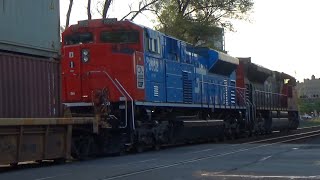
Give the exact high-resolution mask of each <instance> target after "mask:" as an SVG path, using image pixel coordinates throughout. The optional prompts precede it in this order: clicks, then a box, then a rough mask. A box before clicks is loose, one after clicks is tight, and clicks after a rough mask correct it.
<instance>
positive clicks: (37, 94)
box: [0, 52, 61, 118]
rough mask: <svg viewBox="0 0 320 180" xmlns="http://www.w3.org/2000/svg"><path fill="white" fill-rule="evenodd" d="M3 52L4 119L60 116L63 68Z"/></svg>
mask: <svg viewBox="0 0 320 180" xmlns="http://www.w3.org/2000/svg"><path fill="white" fill-rule="evenodd" d="M48 59H49V58H36V57H34V56H26V55H17V54H14V53H1V52H0V118H26V117H27V118H28V117H32V118H38V117H39V118H40V117H59V116H60V112H61V103H60V94H61V93H60V84H61V83H60V65H59V62H57V61H52V60H51V61H50V60H48Z"/></svg>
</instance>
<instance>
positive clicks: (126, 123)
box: [87, 71, 130, 128]
mask: <svg viewBox="0 0 320 180" xmlns="http://www.w3.org/2000/svg"><path fill="white" fill-rule="evenodd" d="M90 73H104V74H105V75H106V76H107V77H108V78H109V79H110V80H111V82H112V83H113V85H114V86H115V87H116V88H117V89H118V91H119V92H120V93H121V95H122V96H123V97H124V98H125V102H126V108H127V106H128V103H127V102H128V101H127V97H126V95H125V94H124V93H123V92H122V91H121V90H120V88H119V86H118V85H117V84H116V83H115V81H114V80H113V79H112V78H111V76H110V75H109V73H108V72H107V71H88V72H87V75H89V74H90ZM122 88H123V87H122ZM129 97H130V96H129ZM125 115H126V121H125V126H120V128H127V126H128V112H127V110H126V113H125Z"/></svg>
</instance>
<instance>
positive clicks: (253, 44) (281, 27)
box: [60, 0, 320, 81]
mask: <svg viewBox="0 0 320 180" xmlns="http://www.w3.org/2000/svg"><path fill="white" fill-rule="evenodd" d="M97 1H98V0H93V13H94V14H93V17H94V18H98V17H100V15H99V14H98V13H97V12H96V11H95V9H96V4H97ZM133 2H135V0H116V1H115V3H114V4H113V6H112V9H111V14H110V15H109V16H110V17H117V18H121V17H123V16H124V15H125V14H126V13H127V12H129V7H128V4H131V3H133ZM254 3H255V5H254V12H253V13H252V14H251V15H250V19H251V22H244V21H235V22H234V25H235V29H236V32H227V33H226V50H227V51H228V52H229V54H230V55H232V56H236V57H252V61H253V62H255V63H257V64H260V65H262V66H264V67H267V68H270V69H274V70H278V71H282V72H286V73H288V74H291V75H293V76H296V78H297V79H298V80H300V81H301V80H303V79H304V78H311V75H313V74H314V75H315V76H316V78H320V70H319V69H320V63H318V61H320V58H319V57H320V56H319V55H318V54H319V48H320V46H319V43H320V21H319V17H320V10H319V8H320V1H319V0H304V1H301V0H254ZM68 4H69V1H68V0H60V7H61V9H60V12H61V24H62V25H64V24H65V14H66V12H67V8H68ZM85 8H86V0H75V1H74V8H73V12H72V14H71V24H74V23H76V22H77V21H78V20H81V19H86V17H87V16H86V9H85ZM132 8H135V6H134V4H133V5H132ZM152 20H153V18H152V17H150V16H149V15H140V16H138V17H137V18H136V20H135V22H136V23H138V24H142V25H145V26H149V27H152V26H153V25H154V23H153V22H152Z"/></svg>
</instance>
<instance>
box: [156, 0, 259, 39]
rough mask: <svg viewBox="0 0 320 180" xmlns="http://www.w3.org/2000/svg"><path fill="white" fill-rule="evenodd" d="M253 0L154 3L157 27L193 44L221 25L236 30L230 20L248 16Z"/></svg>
mask: <svg viewBox="0 0 320 180" xmlns="http://www.w3.org/2000/svg"><path fill="white" fill-rule="evenodd" d="M252 7H253V2H252V0H162V1H158V2H157V3H156V4H154V6H153V12H154V13H155V14H156V15H157V19H158V22H159V25H158V26H157V29H158V30H160V31H162V32H164V33H166V34H169V35H172V36H174V37H177V38H179V39H182V40H185V41H187V42H189V43H192V44H197V43H199V41H203V42H207V41H208V39H209V38H210V37H212V35H214V34H216V33H218V31H219V30H220V28H218V27H221V28H228V29H229V30H233V26H232V23H231V22H230V19H246V18H247V15H248V13H249V12H250V10H251V9H252Z"/></svg>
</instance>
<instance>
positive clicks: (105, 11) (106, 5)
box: [102, 0, 112, 19]
mask: <svg viewBox="0 0 320 180" xmlns="http://www.w3.org/2000/svg"><path fill="white" fill-rule="evenodd" d="M111 3H112V0H105V2H104V6H103V11H102V19H106V18H107V14H108V10H109V8H110V5H111Z"/></svg>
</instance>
